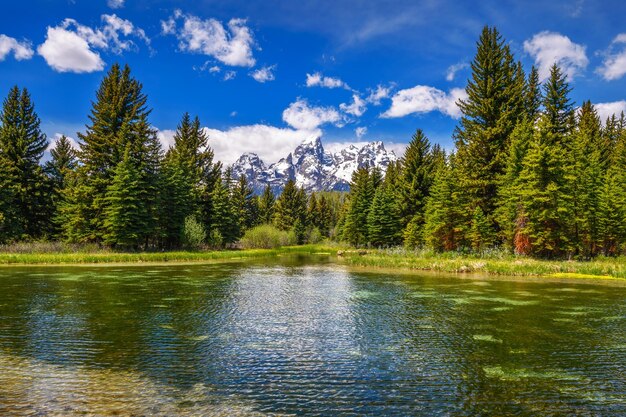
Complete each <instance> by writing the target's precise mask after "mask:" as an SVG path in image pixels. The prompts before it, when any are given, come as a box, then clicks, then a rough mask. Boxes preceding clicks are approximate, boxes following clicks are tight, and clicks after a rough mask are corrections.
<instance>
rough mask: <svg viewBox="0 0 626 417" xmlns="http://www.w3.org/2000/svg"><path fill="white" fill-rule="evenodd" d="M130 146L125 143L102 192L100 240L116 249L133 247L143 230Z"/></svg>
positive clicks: (138, 183) (137, 179)
mask: <svg viewBox="0 0 626 417" xmlns="http://www.w3.org/2000/svg"><path fill="white" fill-rule="evenodd" d="M130 148H131V146H130V144H128V145H127V150H126V152H125V153H124V157H123V159H122V160H121V161H120V163H119V164H118V165H117V167H116V168H115V171H114V176H113V179H112V181H111V184H110V185H109V186H108V187H107V191H106V195H105V209H104V234H103V238H104V243H106V244H108V245H111V246H112V247H113V248H120V249H137V248H138V247H139V244H140V243H142V241H143V239H144V238H145V233H146V224H145V222H146V218H145V216H144V213H143V212H144V209H143V204H144V201H143V195H142V189H141V174H140V171H139V169H138V167H137V165H136V162H135V161H134V160H133V159H132V156H131V152H130Z"/></svg>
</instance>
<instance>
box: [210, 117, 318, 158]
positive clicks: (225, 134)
mask: <svg viewBox="0 0 626 417" xmlns="http://www.w3.org/2000/svg"><path fill="white" fill-rule="evenodd" d="M205 131H206V132H207V134H208V135H209V146H211V148H212V149H213V151H214V152H215V158H216V159H217V160H220V161H222V162H224V163H225V164H232V163H233V162H235V161H236V160H237V158H239V157H240V156H241V154H243V153H245V152H253V153H256V154H257V155H259V157H260V158H261V159H262V160H263V161H265V162H267V163H273V162H276V161H278V160H279V159H280V158H284V157H285V156H287V155H288V154H289V152H292V151H293V150H294V148H295V147H296V146H298V145H299V144H301V143H302V142H303V141H305V140H311V139H314V138H316V137H319V136H320V135H321V133H322V132H321V131H320V130H319V129H289V128H285V129H283V128H278V127H274V126H268V125H261V124H257V125H248V126H236V127H233V128H230V129H228V130H218V129H210V128H205Z"/></svg>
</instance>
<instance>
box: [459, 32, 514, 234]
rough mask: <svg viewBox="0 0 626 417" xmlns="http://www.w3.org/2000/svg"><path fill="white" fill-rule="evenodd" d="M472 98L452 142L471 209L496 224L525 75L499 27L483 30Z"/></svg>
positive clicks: (470, 85)
mask: <svg viewBox="0 0 626 417" xmlns="http://www.w3.org/2000/svg"><path fill="white" fill-rule="evenodd" d="M471 67H472V77H471V79H470V80H469V82H468V85H467V87H466V92H467V95H468V98H467V99H466V100H459V102H458V105H459V107H460V109H461V111H462V113H463V117H462V118H461V121H460V124H459V126H458V127H457V128H456V130H455V133H454V137H455V140H456V145H457V154H458V162H459V168H460V169H461V174H462V175H461V180H462V181H463V188H464V189H465V190H466V193H467V195H468V197H469V198H468V203H469V207H467V209H468V210H469V209H470V208H471V207H475V206H477V205H479V206H480V207H481V209H482V210H483V212H484V213H485V215H486V216H487V218H488V219H489V220H490V221H492V223H493V227H494V229H495V227H496V225H495V222H494V219H493V214H494V210H495V207H496V205H497V186H498V183H499V178H500V176H501V175H502V174H503V172H504V169H505V165H506V156H507V151H508V145H509V137H510V135H511V132H512V131H513V129H514V128H515V125H516V124H517V122H518V121H519V120H520V119H521V118H522V117H523V115H524V113H525V111H524V88H525V85H526V82H525V76H524V73H523V71H522V68H521V65H520V64H516V63H515V62H514V59H513V56H512V55H511V53H510V51H509V47H508V46H507V45H505V43H504V41H503V40H502V38H501V36H500V34H499V33H498V31H497V30H496V29H495V28H489V27H485V28H484V29H483V32H482V34H481V36H480V39H479V41H478V44H477V52H476V56H475V57H474V60H473V61H472V64H471Z"/></svg>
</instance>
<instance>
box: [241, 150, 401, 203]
mask: <svg viewBox="0 0 626 417" xmlns="http://www.w3.org/2000/svg"><path fill="white" fill-rule="evenodd" d="M397 159H398V157H397V156H396V155H395V153H394V152H393V151H387V150H386V149H385V145H384V144H383V142H381V141H377V142H370V143H367V144H365V145H363V146H361V147H358V146H355V145H349V146H348V147H346V148H343V149H341V150H339V151H338V152H335V153H334V154H331V153H330V152H327V151H326V150H324V146H323V145H322V141H321V139H320V138H316V139H314V140H310V141H305V142H303V143H302V144H300V145H299V146H298V147H297V148H296V149H294V151H293V152H291V153H290V154H289V155H287V157H285V158H282V159H281V160H279V161H278V162H276V163H274V164H272V165H269V166H267V165H266V164H265V163H264V162H263V161H262V160H261V159H260V158H259V157H258V155H256V154H253V153H245V154H243V155H241V157H240V158H239V159H238V160H237V161H236V162H235V163H234V164H233V165H232V169H233V175H234V176H235V177H236V178H238V177H239V176H241V175H244V176H245V177H246V178H247V179H248V181H249V182H250V184H251V185H252V187H253V189H254V191H255V193H257V194H258V193H261V192H262V191H263V189H264V188H265V186H266V185H267V184H269V185H270V187H271V188H272V190H273V191H274V192H275V193H280V192H281V191H282V189H283V188H284V186H285V184H286V183H287V181H289V180H290V179H293V180H295V181H296V184H297V185H298V186H299V187H304V189H305V190H306V191H309V192H310V191H347V190H349V189H350V179H351V178H352V173H353V172H354V171H356V170H357V169H358V168H360V167H366V166H367V167H378V168H379V169H381V170H382V171H383V172H385V171H386V169H387V167H388V166H389V163H390V162H392V161H396V160H397Z"/></svg>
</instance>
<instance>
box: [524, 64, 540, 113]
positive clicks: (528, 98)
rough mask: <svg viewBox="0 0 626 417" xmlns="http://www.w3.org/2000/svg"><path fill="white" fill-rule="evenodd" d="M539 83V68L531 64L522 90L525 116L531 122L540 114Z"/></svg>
mask: <svg viewBox="0 0 626 417" xmlns="http://www.w3.org/2000/svg"><path fill="white" fill-rule="evenodd" d="M541 99H542V97H541V84H540V82H539V70H537V67H535V66H534V65H533V67H532V68H531V70H530V73H529V74H528V80H527V81H526V88H525V90H524V107H525V110H526V118H527V119H528V120H530V121H531V122H535V121H536V120H537V118H538V117H539V114H540V109H541Z"/></svg>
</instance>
